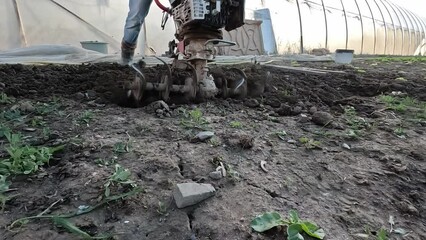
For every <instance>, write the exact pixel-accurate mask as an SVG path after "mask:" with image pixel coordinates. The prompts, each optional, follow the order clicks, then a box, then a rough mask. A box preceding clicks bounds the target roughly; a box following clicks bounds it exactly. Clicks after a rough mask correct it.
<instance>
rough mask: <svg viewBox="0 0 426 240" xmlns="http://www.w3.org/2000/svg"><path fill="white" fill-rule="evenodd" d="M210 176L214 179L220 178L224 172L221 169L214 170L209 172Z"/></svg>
mask: <svg viewBox="0 0 426 240" xmlns="http://www.w3.org/2000/svg"><path fill="white" fill-rule="evenodd" d="M209 177H210V178H212V179H214V180H219V179H221V178H222V172H221V171H214V172H211V173H209Z"/></svg>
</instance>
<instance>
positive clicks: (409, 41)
mask: <svg viewBox="0 0 426 240" xmlns="http://www.w3.org/2000/svg"><path fill="white" fill-rule="evenodd" d="M390 3H391V4H392V5H393V6H394V7H395V8H396V9H398V12H399V14H401V17H402V18H403V19H404V22H405V27H406V28H407V30H408V39H409V40H408V52H410V48H411V37H412V36H411V28H410V27H409V26H408V21H407V19H406V18H405V15H404V13H403V12H402V11H401V9H400V8H399V6H398V5H396V4H394V3H392V2H390Z"/></svg>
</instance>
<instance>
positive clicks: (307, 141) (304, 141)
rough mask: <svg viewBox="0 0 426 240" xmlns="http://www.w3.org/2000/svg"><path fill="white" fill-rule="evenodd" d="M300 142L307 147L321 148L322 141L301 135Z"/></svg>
mask: <svg viewBox="0 0 426 240" xmlns="http://www.w3.org/2000/svg"><path fill="white" fill-rule="evenodd" d="M299 142H300V143H301V144H303V145H304V146H305V148H306V149H321V142H320V141H315V140H313V139H310V138H307V137H301V138H300V139H299Z"/></svg>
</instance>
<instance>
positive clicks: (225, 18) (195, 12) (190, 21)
mask: <svg viewBox="0 0 426 240" xmlns="http://www.w3.org/2000/svg"><path fill="white" fill-rule="evenodd" d="M169 1H170V4H171V5H172V15H173V18H174V21H175V22H176V25H177V27H178V29H182V28H183V27H188V25H194V26H195V25H196V26H201V27H207V28H213V29H221V28H225V30H226V31H231V30H234V29H236V28H238V27H241V26H242V25H244V17H245V16H244V5H245V0H169Z"/></svg>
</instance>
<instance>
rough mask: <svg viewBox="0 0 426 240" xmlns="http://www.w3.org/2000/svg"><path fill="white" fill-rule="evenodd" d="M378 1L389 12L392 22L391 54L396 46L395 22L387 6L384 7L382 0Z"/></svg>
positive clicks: (393, 53)
mask: <svg viewBox="0 0 426 240" xmlns="http://www.w3.org/2000/svg"><path fill="white" fill-rule="evenodd" d="M380 2H381V3H382V5H383V6H384V7H385V9H386V11H387V12H388V14H389V17H390V19H391V22H392V28H393V51H392V55H395V48H396V28H395V23H394V21H393V18H392V15H391V13H390V11H389V9H388V7H386V5H385V3H384V2H383V0H380Z"/></svg>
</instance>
